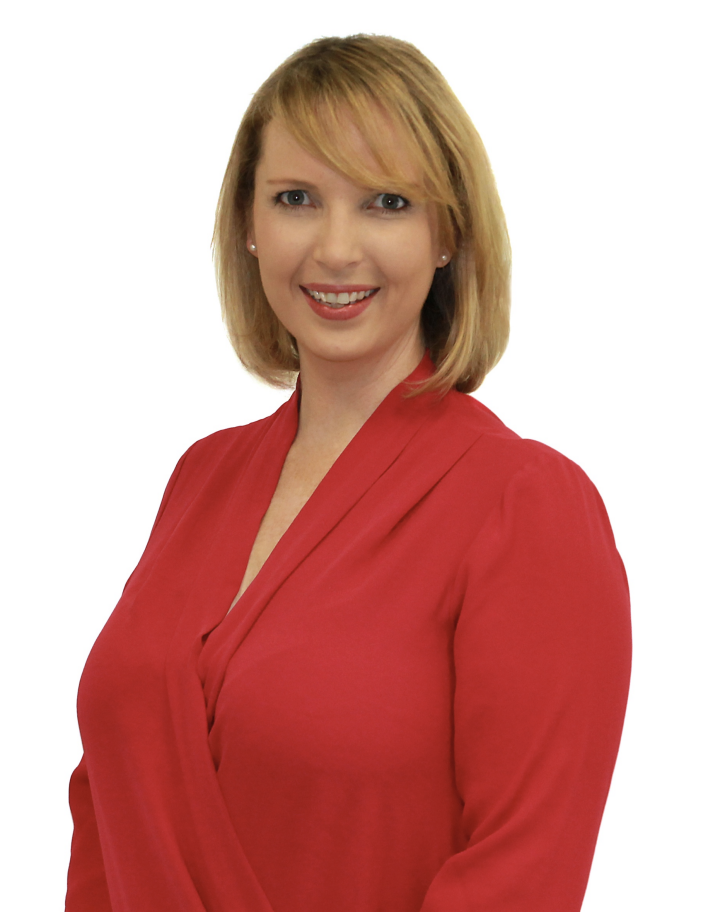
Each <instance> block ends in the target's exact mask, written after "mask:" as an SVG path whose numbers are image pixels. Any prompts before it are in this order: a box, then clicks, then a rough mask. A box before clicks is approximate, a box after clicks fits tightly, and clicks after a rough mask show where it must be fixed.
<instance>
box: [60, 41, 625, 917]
mask: <svg viewBox="0 0 706 918" xmlns="http://www.w3.org/2000/svg"><path fill="white" fill-rule="evenodd" d="M214 241H215V254H216V267H217V275H218V283H219V290H220V295H221V299H222V303H223V308H224V315H225V319H226V322H227V325H228V328H229V332H230V335H231V339H232V342H233V345H234V347H235V349H236V351H237V353H238V356H239V357H240V359H241V361H242V362H243V363H244V365H245V366H246V367H247V368H248V369H250V370H251V371H252V372H253V373H255V374H257V375H258V376H259V377H261V378H263V379H265V380H267V381H269V382H270V383H273V384H275V385H280V386H286V385H290V386H291V385H293V384H294V381H295V378H296V389H295V392H294V393H293V395H292V396H291V398H290V399H289V401H287V402H286V403H285V404H284V405H283V406H282V407H281V408H280V409H279V410H278V411H276V412H275V414H274V415H272V416H271V417H269V418H265V419H264V420H261V421H258V422H256V423H253V424H249V425H246V426H245V427H241V428H233V429H229V430H222V431H219V432H217V433H215V434H212V435H211V436H209V437H206V438H205V439H203V440H200V441H198V442H197V443H195V444H194V445H193V446H192V447H191V448H190V449H189V450H187V452H186V453H185V454H184V456H182V458H181V459H180V461H179V463H178V464H177V467H176V469H175V471H174V473H173V474H172V477H171V479H170V481H169V483H168V485H167V489H166V492H165V495H164V498H163V500H162V504H161V506H160V508H159V512H158V515H157V520H156V522H155V524H154V528H153V530H152V533H151V535H150V539H149V542H148V545H147V548H146V549H145V553H144V555H143V557H142V559H141V560H140V562H139V564H138V566H137V568H136V570H135V571H134V572H133V574H132V576H131V577H130V579H129V580H128V583H127V584H126V587H125V590H124V593H123V596H122V598H121V599H120V602H119V603H118V605H117V607H116V609H115V611H114V612H113V614H112V616H111V617H110V619H109V620H108V623H107V624H106V626H105V628H104V629H103V631H102V633H101V635H100V636H99V638H98V640H97V641H96V644H95V646H94V648H93V650H92V652H91V654H90V657H89V659H88V662H87V664H86V668H85V671H84V675H83V678H82V681H81V686H80V691H79V705H78V707H79V721H80V725H81V734H82V738H83V743H84V757H83V759H82V761H81V763H80V765H79V766H78V768H77V770H76V772H75V773H74V775H73V777H72V780H71V787H70V798H71V807H72V811H73V815H74V822H75V831H74V839H73V843H72V856H71V864H70V868H69V884H68V894H67V905H66V907H67V910H69V911H82V910H96V911H100V910H107V911H110V910H113V911H137V910H145V911H204V910H205V911H268V910H275V911H417V910H427V911H545V910H546V911H578V910H579V909H580V906H581V902H582V899H583V895H584V892H585V888H586V884H587V881H588V874H589V870H590V865H591V859H592V856H593V850H594V846H595V843H596V838H597V834H598V829H599V825H600V820H601V816H602V812H603V807H604V805H605V801H606V797H607V793H608V788H609V784H610V780H611V775H612V771H613V767H614V763H615V759H616V755H617V751H618V746H619V741H620V734H621V730H622V723H623V716H624V711H625V705H626V700H627V693H628V684H629V676H630V659H631V656H630V655H631V643H630V618H629V601H628V589H627V582H626V579H625V573H624V570H623V567H622V563H621V560H620V557H619V555H618V553H617V551H616V548H615V544H614V540H613V536H612V533H611V529H610V524H609V522H608V518H607V516H606V513H605V509H604V507H603V504H602V502H601V499H600V497H599V495H598V493H597V492H596V490H595V488H594V487H593V485H592V484H591V482H590V481H589V480H588V478H587V477H586V475H585V474H584V473H583V472H582V471H581V469H580V468H578V466H576V465H575V464H574V463H573V462H571V461H570V460H569V459H566V458H565V457H564V456H562V455H560V454H559V453H557V452H556V451H554V450H552V449H551V448H549V447H547V446H544V445H542V444H540V443H537V442H536V441H533V440H523V439H521V438H520V437H518V436H517V435H516V434H514V433H513V432H512V431H510V430H509V429H508V428H507V427H505V426H504V425H503V424H502V422H501V421H500V420H499V419H498V418H497V417H495V415H493V414H492V413H491V412H490V411H488V410H487V409H486V408H484V407H483V406H482V405H481V404H480V403H479V402H478V401H476V400H475V399H474V398H472V397H471V396H470V395H469V394H468V393H470V392H471V391H473V390H475V389H476V388H477V387H478V386H479V385H480V383H481V382H482V380H483V378H484V376H485V374H486V373H487V372H488V370H490V369H491V368H492V366H493V365H494V364H495V363H496V362H497V360H498V359H499V357H500V355H501V354H502V352H503V349H504V347H505V344H506V341H507V335H508V313H509V274H510V254H509V244H508V240H507V235H506V230H505V223H504V218H503V214H502V210H501V207H500V203H499V200H498V195H497V191H496V188H495V184H494V180H493V177H492V173H491V170H490V167H489V165H488V162H487V159H486V155H485V152H484V149H483V146H482V144H481V141H480V139H479V138H478V136H477V134H476V132H475V130H474V128H473V126H472V125H471V122H470V120H469V119H468V116H467V115H466V113H465V112H464V110H463V108H462V107H461V105H460V103H459V102H458V100H457V99H456V98H455V96H454V95H453V93H452V92H451V90H450V89H449V87H448V85H447V84H446V82H445V81H444V80H443V78H442V77H441V75H440V74H439V73H438V71H437V70H436V69H435V68H434V67H433V66H432V65H431V64H430V63H429V61H427V60H426V58H424V57H423V55H421V54H420V53H419V52H418V51H417V50H416V49H415V48H414V47H412V46H411V45H408V44H406V43H404V42H401V41H397V40H394V39H391V38H382V37H377V36H354V37H351V38H345V39H340V38H329V39H322V40H320V41H316V42H314V43H312V44H311V45H308V46H307V47H305V48H303V49H301V50H300V51H298V52H297V53H296V54H294V55H293V56H292V57H291V58H289V59H288V60H287V61H286V62H285V63H284V64H283V65H282V66H281V67H280V68H278V70H277V71H275V73H274V74H273V75H272V76H271V77H270V78H269V79H268V80H267V81H266V83H265V84H264V85H263V86H262V87H261V89H260V90H259V91H258V93H256V95H255V97H254V98H253V100H252V103H251V105H250V107H249V108H248V111H247V112H246V114H245V117H244V119H243V122H242V124H241V127H240V129H239V131H238V135H237V137H236V141H235V144H234V147H233V151H232V154H231V158H230V162H229V164H228V168H227V171H226V175H225V179H224V182H223V187H222V191H221V196H220V200H219V206H218V213H217V219H216V228H215V234H214ZM297 374H298V377H297Z"/></svg>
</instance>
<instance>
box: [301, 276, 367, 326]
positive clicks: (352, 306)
mask: <svg viewBox="0 0 706 918" xmlns="http://www.w3.org/2000/svg"><path fill="white" fill-rule="evenodd" d="M307 287H308V288H309V289H308V290H307ZM299 289H300V290H301V291H302V293H303V294H304V299H305V300H306V301H307V303H308V304H309V306H310V307H311V308H312V310H313V311H314V312H315V313H316V315H317V316H320V317H321V318H322V319H332V320H333V321H339V322H340V321H342V320H344V319H354V318H355V317H356V316H359V315H360V314H361V313H362V312H364V311H365V310H366V309H367V307H368V304H369V302H370V300H372V299H373V297H375V296H376V295H377V293H378V291H379V289H380V288H379V287H370V286H368V287H366V286H364V285H363V284H319V283H313V284H307V286H306V287H305V286H303V285H301V286H300V288H299ZM309 290H313V291H315V292H316V293H364V292H365V291H366V290H372V291H373V292H372V293H371V294H370V295H369V296H366V297H365V298H364V299H362V300H356V302H355V303H345V304H341V305H335V306H334V305H329V304H328V303H323V302H321V300H316V299H314V297H313V296H311V294H310V293H309Z"/></svg>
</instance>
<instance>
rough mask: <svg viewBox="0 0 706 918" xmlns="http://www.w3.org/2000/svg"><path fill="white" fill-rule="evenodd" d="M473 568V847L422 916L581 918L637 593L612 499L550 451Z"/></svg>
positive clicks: (469, 652) (501, 516) (461, 656)
mask: <svg viewBox="0 0 706 918" xmlns="http://www.w3.org/2000/svg"><path fill="white" fill-rule="evenodd" d="M537 446H539V445H538V444H537ZM466 561H467V563H466V565H465V566H464V570H463V578H464V582H465V594H464V599H463V603H462V607H461V611H460V614H459V617H458V620H457V623H456V630H455V635H454V661H455V672H456V685H455V697H454V766H455V775H456V783H457V788H458V792H459V794H460V797H461V800H462V802H463V811H462V820H463V828H464V834H465V836H466V838H467V844H466V847H465V849H464V850H463V851H461V852H459V853H458V854H456V855H454V856H453V857H451V858H449V859H448V860H447V861H446V862H445V863H444V864H443V865H442V867H441V869H440V870H439V871H438V873H437V874H436V876H435V877H434V879H433V881H432V883H431V885H430V887H429V889H428V891H427V894H426V897H425V899H424V902H423V905H422V908H421V910H422V911H471V912H475V911H489V912H500V911H508V912H512V911H518V912H533V911H580V909H581V903H582V901H583V897H584V894H585V891H586V886H587V884H588V876H589V871H590V868H591V862H592V859H593V853H594V849H595V845H596V840H597V837H598V830H599V827H600V822H601V818H602V815H603V809H604V806H605V802H606V798H607V795H608V789H609V786H610V782H611V778H612V774H613V768H614V765H615V761H616V757H617V754H618V747H619V744H620V736H621V732H622V726H623V719H624V715H625V708H626V705H627V697H628V688H629V682H630V667H631V653H632V644H631V626H630V605H629V594H628V584H627V579H626V576H625V570H624V568H623V565H622V561H621V559H620V556H619V554H618V552H617V550H616V547H615V542H614V539H613V534H612V531H611V527H610V523H609V521H608V516H607V514H606V511H605V508H604V506H603V503H602V501H601V498H600V496H599V494H598V492H597V491H596V489H595V487H594V486H593V484H592V483H591V482H590V481H589V479H588V478H587V477H586V475H585V474H584V473H583V472H582V471H581V469H580V468H579V467H578V466H577V465H575V464H574V463H573V462H571V461H570V460H568V459H566V458H565V457H564V456H561V455H560V454H559V453H556V452H554V451H553V450H550V449H549V448H545V447H543V448H542V449H541V450H540V451H539V453H538V455H536V456H535V457H534V458H533V459H532V460H531V461H530V462H529V463H528V464H527V465H525V466H524V467H523V468H522V469H521V470H520V471H519V472H517V473H516V474H515V475H514V477H513V478H512V479H511V481H510V483H509V484H508V486H507V487H506V489H505V492H504V495H503V498H502V500H501V502H500V504H499V505H498V506H497V507H496V508H495V510H494V511H493V512H492V514H491V516H490V517H489V519H488V520H487V522H486V524H485V526H484V528H483V530H482V531H481V532H480V534H479V536H478V537H477V538H476V539H475V540H474V543H473V545H472V546H471V547H470V550H469V552H468V555H467V559H466Z"/></svg>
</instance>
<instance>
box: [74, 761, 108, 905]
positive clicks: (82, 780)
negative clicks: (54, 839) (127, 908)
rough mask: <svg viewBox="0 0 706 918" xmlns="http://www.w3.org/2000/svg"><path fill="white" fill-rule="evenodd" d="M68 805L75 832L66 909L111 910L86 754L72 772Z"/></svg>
mask: <svg viewBox="0 0 706 918" xmlns="http://www.w3.org/2000/svg"><path fill="white" fill-rule="evenodd" d="M69 805H70V806H71V815H72V816H73V820H74V834H73V838H72V839H71V861H70V862H69V878H68V884H67V890H66V911H67V912H112V910H113V909H112V907H111V904H110V896H109V894H108V884H107V882H106V878H105V867H104V865H103V853H102V851H101V844H100V839H99V837H98V826H97V825H96V814H95V810H94V808H93V800H92V798H91V787H90V784H89V781H88V770H87V768H86V758H85V756H83V757H82V758H81V761H80V762H79V765H78V767H77V768H76V770H75V771H74V773H73V774H72V775H71V780H70V782H69Z"/></svg>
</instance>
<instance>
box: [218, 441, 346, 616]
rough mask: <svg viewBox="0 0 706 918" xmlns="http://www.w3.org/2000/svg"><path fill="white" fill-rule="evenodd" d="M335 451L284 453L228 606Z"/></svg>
mask: <svg viewBox="0 0 706 918" xmlns="http://www.w3.org/2000/svg"><path fill="white" fill-rule="evenodd" d="M339 452H340V450H338V451H331V452H329V453H328V454H327V455H324V456H313V455H312V454H311V453H308V454H307V453H295V452H294V451H293V450H292V451H291V452H290V454H289V455H288V456H287V458H286V460H285V463H284V466H283V468H282V472H281V474H280V477H279V481H278V482H277V487H276V489H275V492H274V494H273V496H272V500H271V501H270V504H269V506H268V508H267V511H266V512H265V515H264V516H263V518H262V522H261V523H260V528H259V529H258V532H257V535H256V537H255V541H254V543H253V546H252V549H251V551H250V556H249V559H248V563H247V566H246V569H245V574H244V575H243V579H242V582H241V584H240V588H239V590H238V593H237V594H236V596H235V599H234V600H233V603H232V605H231V609H232V608H233V606H234V605H235V603H236V602H237V601H238V599H240V597H241V596H242V595H243V593H244V592H245V590H247V588H248V587H249V586H250V584H251V583H252V581H253V580H254V579H255V577H257V575H258V573H259V572H260V570H261V569H262V567H263V565H264V564H265V562H266V561H267V559H268V558H269V556H270V555H271V554H272V551H273V550H274V548H275V546H276V545H277V543H278V542H279V541H280V539H281V538H282V536H283V535H284V534H285V533H286V531H287V530H288V529H289V527H290V526H291V525H292V523H293V522H294V520H295V519H296V517H297V516H298V515H299V513H300V512H301V510H302V508H303V507H304V506H305V504H306V503H307V501H308V500H309V498H310V497H311V496H312V494H313V493H314V491H315V490H316V489H317V487H318V486H319V484H320V483H321V481H322V480H323V479H324V477H325V476H326V474H327V472H328V471H329V469H330V468H331V466H332V465H333V463H334V462H335V460H336V458H337V456H338V454H339ZM229 611H230V610H229Z"/></svg>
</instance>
